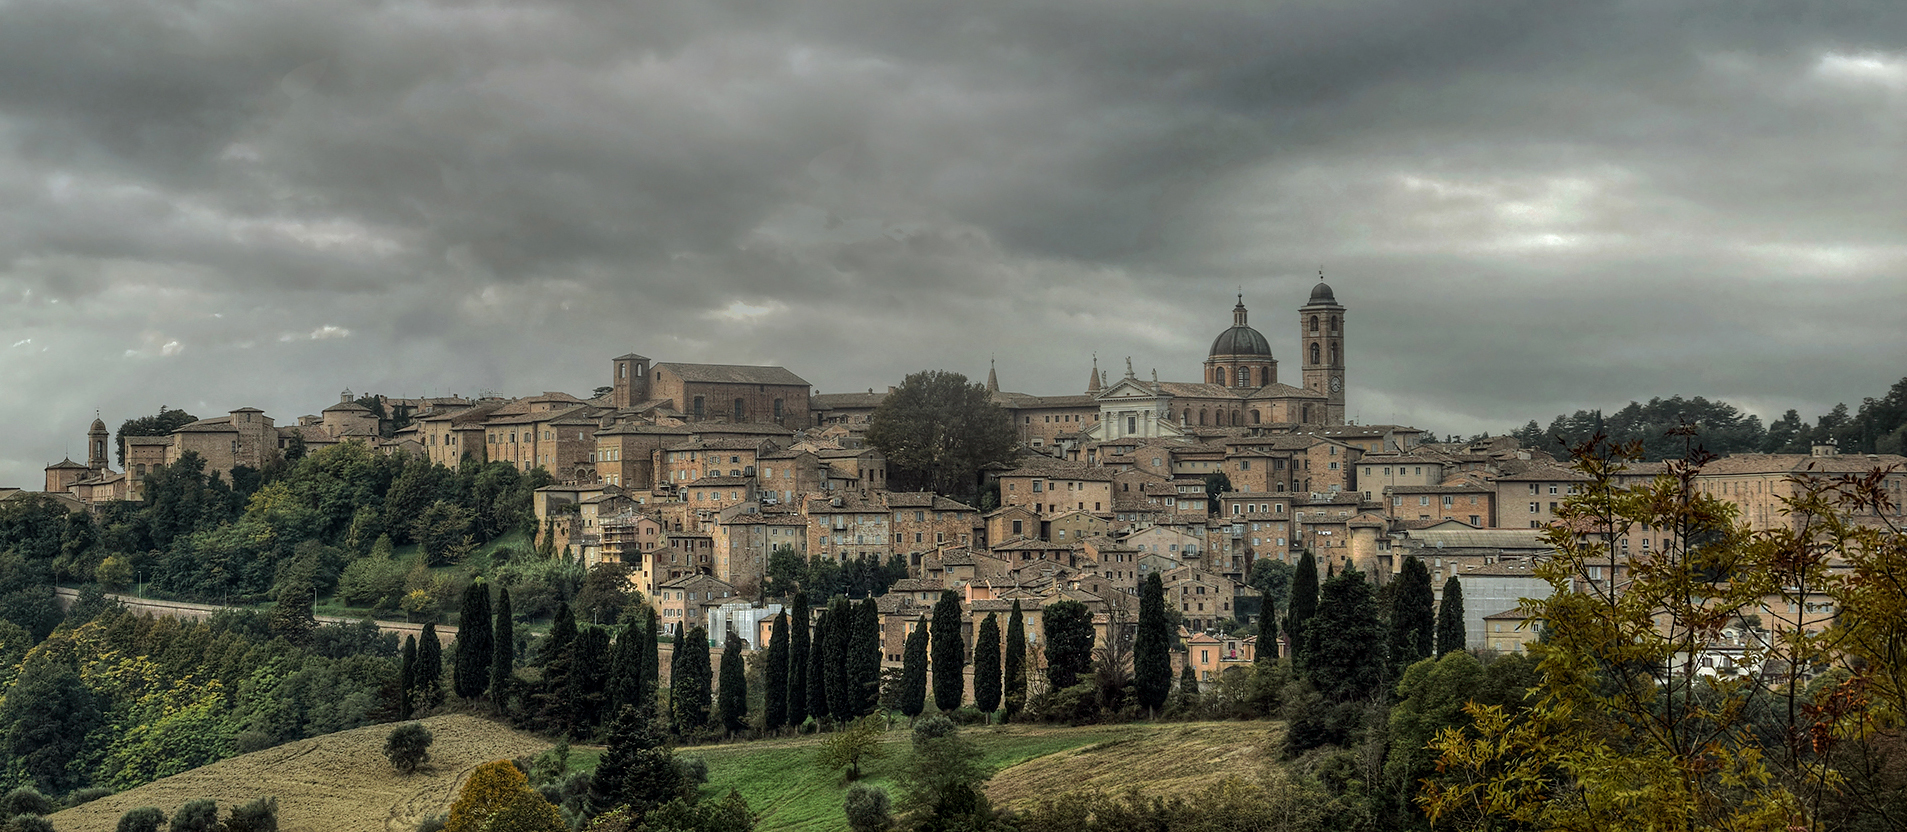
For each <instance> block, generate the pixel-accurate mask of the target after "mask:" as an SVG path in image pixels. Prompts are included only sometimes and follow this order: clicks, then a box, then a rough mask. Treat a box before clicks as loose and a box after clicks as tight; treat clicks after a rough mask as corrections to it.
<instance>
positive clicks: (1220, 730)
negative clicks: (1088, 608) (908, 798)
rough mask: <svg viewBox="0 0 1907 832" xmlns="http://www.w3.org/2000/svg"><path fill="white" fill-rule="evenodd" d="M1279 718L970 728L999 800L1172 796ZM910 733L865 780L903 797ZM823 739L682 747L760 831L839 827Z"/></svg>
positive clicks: (1226, 768)
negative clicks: (1137, 792)
mask: <svg viewBox="0 0 1907 832" xmlns="http://www.w3.org/2000/svg"><path fill="white" fill-rule="evenodd" d="M1273 725H1275V723H1240V722H1200V723H1169V724H1157V725H1147V724H1140V725H1104V726H1086V727H1081V728H1064V727H1053V726H1045V725H1004V726H997V727H993V728H969V729H966V731H965V734H966V736H967V737H969V738H970V739H972V740H973V741H974V743H975V744H976V745H978V746H979V747H980V751H981V754H982V755H983V756H982V760H983V763H984V764H985V765H986V766H987V768H989V769H990V770H992V771H994V772H995V774H994V777H993V780H992V782H990V783H989V784H988V785H987V793H988V796H989V797H991V798H992V799H993V800H994V802H995V804H996V805H1007V806H1029V805H1032V804H1035V803H1037V802H1038V800H1039V799H1040V798H1044V797H1052V796H1056V795H1059V794H1061V793H1064V792H1067V791H1071V790H1074V789H1079V788H1086V787H1092V786H1104V787H1106V788H1107V790H1109V791H1124V790H1125V789H1127V788H1129V787H1131V786H1135V785H1136V786H1139V787H1140V788H1141V789H1142V790H1144V791H1146V792H1148V793H1159V794H1163V793H1168V792H1171V791H1173V790H1182V788H1183V787H1185V786H1187V785H1190V784H1194V783H1200V784H1202V783H1204V782H1207V781H1208V780H1209V779H1210V778H1212V777H1215V776H1222V775H1227V774H1249V773H1251V772H1252V771H1254V770H1255V769H1256V767H1257V766H1258V765H1259V760H1261V759H1262V755H1261V749H1263V748H1264V747H1265V744H1266V738H1267V736H1268V734H1269V733H1270V732H1271V730H1272V727H1273ZM908 738H909V733H908V731H907V729H906V728H905V726H900V725H897V726H896V727H895V729H894V730H891V731H889V732H888V735H887V738H886V742H885V745H884V746H883V747H884V748H885V749H886V751H887V757H886V758H885V759H882V760H877V761H873V762H871V763H868V764H866V765H864V766H863V769H864V773H865V777H864V778H863V782H867V783H869V784H871V785H876V786H881V787H883V788H886V789H887V790H888V792H889V794H890V795H892V796H893V797H895V798H896V799H898V797H899V795H898V794H897V793H896V785H895V782H894V778H895V774H896V773H897V772H898V771H899V770H900V766H901V764H902V763H903V761H904V760H905V759H906V756H907V746H908ZM819 744H820V738H818V737H812V736H810V737H798V738H792V739H784V740H768V741H760V742H752V743H736V744H732V745H715V746H703V747H699V748H684V749H681V750H680V752H679V753H680V754H682V755H683V756H690V757H701V758H702V759H704V760H705V761H707V762H708V770H709V782H708V785H707V787H706V788H705V789H704V794H709V795H716V796H719V795H722V794H726V793H727V792H728V790H729V789H731V788H733V789H736V790H738V791H740V792H741V793H742V796H743V797H746V798H748V804H749V806H750V807H752V808H753V809H754V810H755V812H756V813H757V814H758V816H759V817H760V818H761V822H760V825H759V826H757V827H756V828H757V830H758V832H778V831H781V830H804V831H807V830H812V831H813V832H820V830H829V831H830V832H832V830H837V829H841V828H842V827H843V825H844V819H843V817H842V814H841V811H842V810H841V804H842V800H843V798H844V797H845V796H846V794H847V788H846V784H845V783H843V782H842V781H841V777H840V775H839V774H838V773H830V772H823V771H820V770H819V769H818V768H816V766H815V765H814V761H813V760H814V754H815V751H816V749H817V747H818V746H819Z"/></svg>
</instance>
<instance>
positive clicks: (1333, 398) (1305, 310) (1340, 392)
mask: <svg viewBox="0 0 1907 832" xmlns="http://www.w3.org/2000/svg"><path fill="white" fill-rule="evenodd" d="M1298 327H1299V335H1300V338H1299V344H1300V350H1299V352H1300V358H1301V359H1302V360H1303V361H1304V387H1305V389H1306V390H1311V391H1314V392H1318V393H1323V394H1324V395H1325V397H1326V399H1327V401H1326V404H1325V407H1324V409H1325V412H1324V413H1322V414H1318V413H1313V414H1311V418H1310V419H1307V420H1306V421H1308V422H1311V423H1313V424H1325V425H1342V424H1344V307H1342V306H1339V305H1338V299H1337V296H1336V295H1335V294H1333V293H1332V292H1331V285H1330V284H1328V283H1325V282H1324V273H1323V272H1319V273H1318V285H1316V286H1313V287H1311V300H1310V302H1309V303H1306V304H1305V305H1304V306H1303V307H1302V308H1300V309H1299V310H1298Z"/></svg>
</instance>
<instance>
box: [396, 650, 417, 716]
mask: <svg viewBox="0 0 1907 832" xmlns="http://www.w3.org/2000/svg"><path fill="white" fill-rule="evenodd" d="M400 655H401V656H402V659H401V661H400V663H399V664H398V667H397V691H398V704H397V718H398V719H410V718H411V711H412V710H413V709H414V708H415V707H416V705H415V698H414V696H415V691H416V688H417V637H416V636H412V635H407V636H405V637H404V650H403V652H402V653H401V654H400Z"/></svg>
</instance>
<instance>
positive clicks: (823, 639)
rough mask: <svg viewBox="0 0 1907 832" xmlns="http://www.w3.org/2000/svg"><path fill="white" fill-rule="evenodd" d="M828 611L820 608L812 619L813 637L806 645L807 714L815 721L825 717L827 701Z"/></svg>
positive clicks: (827, 715) (826, 716) (827, 712)
mask: <svg viewBox="0 0 1907 832" xmlns="http://www.w3.org/2000/svg"><path fill="white" fill-rule="evenodd" d="M828 640H829V639H828V613H827V611H826V610H822V611H821V612H820V614H819V615H818V616H817V617H816V618H815V620H814V638H813V641H812V643H811V644H810V645H809V646H808V673H807V676H808V715H809V716H811V717H814V718H815V720H816V721H820V720H823V719H827V718H828V717H829V716H830V714H829V708H828V706H829V704H830V703H829V702H828V650H827V647H828Z"/></svg>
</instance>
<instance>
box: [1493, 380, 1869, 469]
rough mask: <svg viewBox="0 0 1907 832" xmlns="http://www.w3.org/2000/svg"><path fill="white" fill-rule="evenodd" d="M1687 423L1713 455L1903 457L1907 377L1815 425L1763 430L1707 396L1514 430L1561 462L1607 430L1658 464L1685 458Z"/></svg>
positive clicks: (1795, 416) (1793, 420) (1791, 422)
mask: <svg viewBox="0 0 1907 832" xmlns="http://www.w3.org/2000/svg"><path fill="white" fill-rule="evenodd" d="M1684 424H1687V425H1690V426H1692V427H1693V428H1694V430H1695V440H1696V444H1698V445H1701V446H1702V447H1704V448H1707V449H1708V450H1709V451H1710V452H1712V453H1717V454H1736V453H1770V454H1805V453H1808V452H1809V449H1810V448H1811V447H1812V446H1813V445H1815V444H1816V443H1820V442H1826V441H1828V440H1832V441H1833V442H1834V443H1835V444H1836V445H1837V446H1839V447H1840V449H1841V452H1842V453H1862V454H1898V453H1902V452H1903V449H1907V378H1902V379H1901V380H1900V381H1898V382H1895V383H1894V386H1893V387H1892V388H1891V389H1889V390H1888V391H1887V393H1886V395H1883V396H1881V397H1880V398H1878V399H1876V398H1866V399H1862V400H1861V405H1860V407H1859V408H1858V409H1854V410H1850V409H1849V408H1848V406H1847V405H1846V404H1845V403H1843V404H1837V405H1835V406H1834V407H1833V408H1832V409H1830V410H1829V411H1828V412H1827V413H1824V414H1822V415H1820V416H1817V417H1815V419H1814V421H1813V422H1812V423H1810V422H1808V421H1807V420H1805V419H1803V418H1801V414H1800V413H1798V412H1796V411H1794V410H1792V409H1790V410H1789V411H1788V412H1786V413H1783V414H1782V415H1781V418H1778V419H1776V420H1774V421H1773V422H1771V423H1769V424H1767V425H1765V426H1764V425H1763V424H1762V423H1761V418H1760V417H1758V416H1755V415H1753V414H1747V413H1743V412H1742V411H1741V409H1740V408H1737V407H1735V406H1734V405H1731V404H1729V403H1727V402H1724V401H1720V400H1709V399H1705V398H1703V397H1701V396H1694V397H1691V398H1683V397H1682V396H1670V397H1668V398H1666V399H1664V398H1653V399H1650V400H1649V401H1648V403H1646V404H1644V403H1640V402H1633V401H1632V402H1630V403H1629V404H1628V406H1626V407H1623V408H1621V409H1620V410H1615V411H1610V412H1604V411H1601V410H1578V411H1576V412H1575V413H1573V414H1570V415H1567V416H1563V415H1558V416H1557V417H1556V418H1555V419H1552V420H1550V423H1549V427H1543V426H1541V425H1540V424H1538V423H1537V421H1536V420H1534V419H1531V420H1530V421H1529V423H1528V424H1526V425H1524V426H1523V427H1521V428H1518V429H1516V430H1514V431H1511V432H1510V436H1513V437H1515V438H1516V439H1517V441H1518V442H1521V443H1522V445H1523V447H1525V448H1533V449H1536V450H1540V451H1547V452H1550V453H1552V454H1554V455H1556V456H1557V457H1559V458H1561V457H1564V456H1567V451H1568V449H1569V448H1571V447H1574V446H1576V445H1579V444H1581V443H1583V442H1585V441H1587V440H1588V439H1589V438H1590V437H1591V436H1595V435H1596V434H1598V433H1600V434H1603V435H1605V436H1607V437H1608V438H1609V439H1611V440H1613V441H1617V442H1630V441H1636V442H1641V443H1642V445H1643V449H1644V455H1643V459H1645V460H1647V461H1651V462H1657V461H1661V460H1664V459H1672V458H1675V457H1677V456H1680V455H1681V454H1682V453H1683V450H1684V448H1683V440H1682V437H1680V436H1671V435H1670V431H1671V430H1673V429H1676V428H1678V427H1681V426H1682V425H1684Z"/></svg>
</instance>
